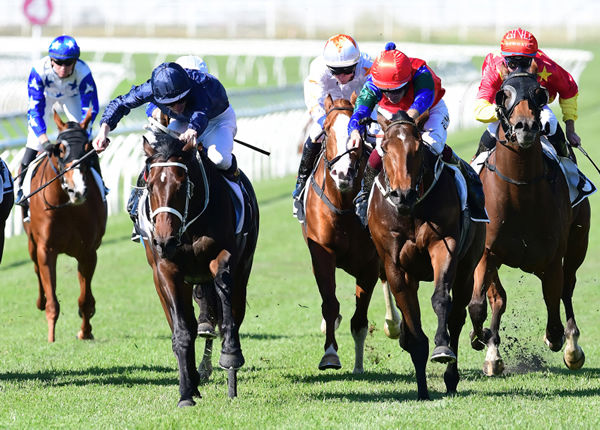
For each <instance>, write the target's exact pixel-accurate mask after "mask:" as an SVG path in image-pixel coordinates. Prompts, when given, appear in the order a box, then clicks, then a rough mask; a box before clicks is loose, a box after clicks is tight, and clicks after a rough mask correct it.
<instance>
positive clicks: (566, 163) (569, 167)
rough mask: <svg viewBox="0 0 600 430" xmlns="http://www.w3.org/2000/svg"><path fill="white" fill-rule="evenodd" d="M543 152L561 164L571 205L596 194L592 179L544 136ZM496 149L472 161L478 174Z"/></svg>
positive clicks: (549, 158)
mask: <svg viewBox="0 0 600 430" xmlns="http://www.w3.org/2000/svg"><path fill="white" fill-rule="evenodd" d="M541 142H542V152H543V153H544V156H545V157H546V159H547V161H550V162H556V163H558V165H559V166H560V170H561V171H562V173H563V175H564V177H565V180H566V182H567V185H568V186H569V198H570V200H571V206H572V207H575V206H577V205H578V204H579V203H581V201H582V200H583V199H585V198H586V197H588V196H590V195H592V194H594V193H595V192H596V191H597V190H596V186H595V185H594V184H593V183H592V181H590V180H589V179H588V178H587V177H586V176H585V175H584V174H583V172H582V171H581V170H579V168H578V167H577V165H576V164H575V163H574V162H573V160H571V159H570V158H568V157H560V156H558V155H557V154H556V150H555V149H554V147H553V146H552V144H550V143H549V142H548V140H547V139H546V138H545V137H544V136H542V139H541ZM493 151H494V149H492V150H491V151H484V152H482V153H481V154H479V155H478V156H477V157H476V158H475V159H474V160H473V161H471V167H473V169H475V171H476V172H477V174H479V172H481V169H482V167H483V165H484V163H485V161H486V160H487V158H488V157H489V155H490V154H491V153H492V152H493Z"/></svg>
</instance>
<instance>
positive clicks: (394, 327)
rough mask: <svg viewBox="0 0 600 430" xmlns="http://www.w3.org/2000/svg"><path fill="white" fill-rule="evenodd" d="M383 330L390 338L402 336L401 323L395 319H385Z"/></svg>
mask: <svg viewBox="0 0 600 430" xmlns="http://www.w3.org/2000/svg"><path fill="white" fill-rule="evenodd" d="M383 332H384V333H385V335H386V336H387V337H389V338H390V339H398V338H399V337H400V332H401V329H400V324H398V323H396V321H394V320H388V319H386V320H385V323H384V324H383Z"/></svg>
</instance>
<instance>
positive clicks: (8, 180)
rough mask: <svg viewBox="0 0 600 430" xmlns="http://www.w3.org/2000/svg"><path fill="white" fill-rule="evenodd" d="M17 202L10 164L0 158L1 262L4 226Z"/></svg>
mask: <svg viewBox="0 0 600 430" xmlns="http://www.w3.org/2000/svg"><path fill="white" fill-rule="evenodd" d="M14 202H15V193H14V182H13V178H12V175H11V174H10V170H9V169H8V166H7V165H6V163H5V162H4V160H3V159H2V158H0V263H2V255H3V254H4V235H5V232H4V228H5V227H6V220H7V219H8V216H9V215H10V211H11V210H12V207H13V204H14Z"/></svg>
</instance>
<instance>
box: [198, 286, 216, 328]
mask: <svg viewBox="0 0 600 430" xmlns="http://www.w3.org/2000/svg"><path fill="white" fill-rule="evenodd" d="M194 300H195V301H196V303H197V304H198V310H199V312H198V336H200V337H204V338H207V339H214V338H216V337H217V333H216V331H215V326H216V325H217V309H218V305H217V293H216V291H215V286H214V283H212V282H208V283H205V284H197V285H195V286H194Z"/></svg>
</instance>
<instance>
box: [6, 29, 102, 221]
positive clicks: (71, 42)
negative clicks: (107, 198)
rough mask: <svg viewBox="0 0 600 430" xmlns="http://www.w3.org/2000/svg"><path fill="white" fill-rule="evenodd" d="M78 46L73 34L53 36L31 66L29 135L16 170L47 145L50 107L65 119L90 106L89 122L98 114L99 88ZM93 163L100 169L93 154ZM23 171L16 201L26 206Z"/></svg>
mask: <svg viewBox="0 0 600 430" xmlns="http://www.w3.org/2000/svg"><path fill="white" fill-rule="evenodd" d="M79 54H80V50H79V46H78V45H77V42H76V41H75V39H74V38H72V37H71V36H67V35H63V36H58V37H57V38H55V39H54V40H53V41H52V43H50V47H49V48H48V55H47V56H46V57H44V58H42V59H41V60H39V61H38V62H36V63H35V64H34V65H33V67H32V68H31V72H30V73H29V80H28V82H27V90H28V93H29V106H28V108H27V109H28V110H27V124H28V135H27V145H26V148H25V154H24V155H23V159H22V160H21V166H20V170H19V172H24V171H25V169H27V167H28V166H29V164H30V163H31V162H32V161H33V159H34V158H35V157H36V155H37V153H38V151H41V150H42V149H50V148H51V147H52V144H51V143H50V140H49V138H48V128H49V127H52V130H53V131H54V130H56V126H55V125H54V121H53V120H52V117H53V111H54V110H56V111H58V112H60V111H61V110H62V112H63V113H64V114H65V115H66V116H67V119H68V121H76V122H81V121H82V120H83V118H85V115H86V114H87V112H88V109H92V112H93V113H92V120H91V121H90V126H89V130H88V134H91V128H92V127H91V125H92V123H93V122H94V119H95V118H96V115H97V114H98V110H99V108H98V91H97V90H96V83H95V82H94V78H93V77H92V72H91V71H90V68H89V67H88V65H87V64H85V63H84V62H83V61H82V60H80V59H79ZM94 167H95V168H96V169H97V170H98V172H100V169H99V163H98V160H97V157H96V160H95V161H94ZM23 176H24V175H22V176H21V177H20V178H19V180H18V185H19V190H18V192H17V203H18V204H20V205H21V206H23V207H24V208H25V211H26V210H27V208H28V206H29V204H28V202H27V200H24V201H20V200H21V198H22V197H23V190H22V189H21V187H22V185H23Z"/></svg>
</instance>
